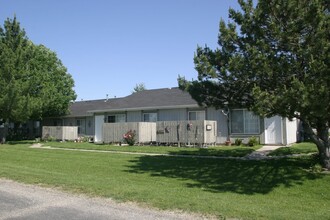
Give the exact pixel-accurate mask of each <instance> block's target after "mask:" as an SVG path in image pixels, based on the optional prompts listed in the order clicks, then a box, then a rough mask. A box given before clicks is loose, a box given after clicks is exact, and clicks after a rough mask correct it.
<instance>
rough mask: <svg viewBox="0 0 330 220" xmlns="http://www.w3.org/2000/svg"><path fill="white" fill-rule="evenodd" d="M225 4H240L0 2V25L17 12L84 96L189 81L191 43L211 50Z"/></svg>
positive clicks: (200, 0) (211, 0)
mask: <svg viewBox="0 0 330 220" xmlns="http://www.w3.org/2000/svg"><path fill="white" fill-rule="evenodd" d="M229 7H232V8H234V9H238V8H239V6H238V3H237V1H236V0H158V1H157V0H139V1H136V0H79V1H78V0H52V1H51V0H0V24H1V26H3V23H4V20H5V19H6V18H8V17H9V18H13V16H14V14H16V17H17V19H18V21H19V22H20V23H21V27H23V28H24V29H25V31H26V33H27V36H28V38H29V39H30V40H32V41H33V42H34V43H36V44H43V45H45V46H46V47H48V48H50V49H51V50H53V51H55V52H56V53H57V55H58V57H59V58H60V59H61V60H62V62H63V64H64V65H65V66H66V67H67V68H68V72H69V73H70V74H71V75H72V76H73V78H74V80H75V91H76V93H77V95H78V97H77V100H81V99H83V100H90V99H100V98H105V97H106V94H109V97H114V96H117V97H123V96H126V95H129V94H131V91H132V90H133V88H134V86H135V85H136V84H137V83H144V84H145V85H146V87H147V89H156V88H167V87H176V86H177V77H178V75H181V76H185V77H186V78H187V79H192V78H196V77H197V72H196V71H195V69H194V63H193V57H194V52H195V50H196V47H197V45H201V46H203V45H205V44H207V45H208V46H210V47H211V48H216V47H217V36H218V29H219V28H218V27H219V21H220V18H223V19H224V20H225V21H226V22H227V21H228V9H229Z"/></svg>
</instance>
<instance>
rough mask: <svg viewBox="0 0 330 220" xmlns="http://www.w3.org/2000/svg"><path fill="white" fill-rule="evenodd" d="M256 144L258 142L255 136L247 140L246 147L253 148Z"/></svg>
mask: <svg viewBox="0 0 330 220" xmlns="http://www.w3.org/2000/svg"><path fill="white" fill-rule="evenodd" d="M257 144H258V140H257V138H256V137H255V136H252V137H250V138H249V141H248V145H249V146H251V147H253V146H255V145H257Z"/></svg>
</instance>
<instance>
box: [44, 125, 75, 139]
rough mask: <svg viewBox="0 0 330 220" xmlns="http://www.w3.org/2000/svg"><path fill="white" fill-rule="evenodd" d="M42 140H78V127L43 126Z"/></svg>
mask: <svg viewBox="0 0 330 220" xmlns="http://www.w3.org/2000/svg"><path fill="white" fill-rule="evenodd" d="M42 139H55V140H77V139H78V127H77V126H43V127H42Z"/></svg>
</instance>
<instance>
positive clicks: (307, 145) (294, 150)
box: [269, 142, 318, 156]
mask: <svg viewBox="0 0 330 220" xmlns="http://www.w3.org/2000/svg"><path fill="white" fill-rule="evenodd" d="M317 152H318V151H317V147H316V145H315V144H314V143H311V142H302V143H297V144H293V145H292V146H290V147H282V148H278V149H276V150H274V151H273V152H271V153H270V154H269V155H270V156H284V155H292V154H309V153H317Z"/></svg>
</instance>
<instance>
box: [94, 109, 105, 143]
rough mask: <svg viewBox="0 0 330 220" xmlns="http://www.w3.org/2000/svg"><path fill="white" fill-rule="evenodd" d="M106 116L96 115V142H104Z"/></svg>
mask: <svg viewBox="0 0 330 220" xmlns="http://www.w3.org/2000/svg"><path fill="white" fill-rule="evenodd" d="M103 124H104V115H95V138H94V141H95V142H102V139H103V135H102V133H103Z"/></svg>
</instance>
